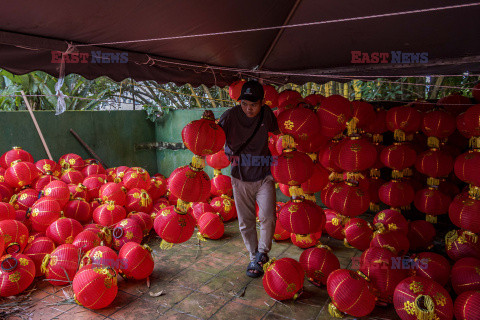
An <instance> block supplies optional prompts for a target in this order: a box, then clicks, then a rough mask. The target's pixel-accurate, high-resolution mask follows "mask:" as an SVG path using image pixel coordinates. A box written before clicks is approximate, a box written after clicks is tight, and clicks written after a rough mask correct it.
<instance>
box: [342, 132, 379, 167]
mask: <svg viewBox="0 0 480 320" xmlns="http://www.w3.org/2000/svg"><path fill="white" fill-rule="evenodd" d="M339 148H340V150H339V152H338V160H337V161H338V166H339V167H340V168H341V169H342V170H345V171H349V172H358V171H363V170H366V169H368V168H370V167H371V166H373V165H374V164H375V162H376V160H377V149H376V148H375V146H374V145H373V144H372V143H371V142H369V141H368V140H367V139H365V138H360V137H349V138H347V139H346V140H344V141H342V143H341V144H340V145H339Z"/></svg>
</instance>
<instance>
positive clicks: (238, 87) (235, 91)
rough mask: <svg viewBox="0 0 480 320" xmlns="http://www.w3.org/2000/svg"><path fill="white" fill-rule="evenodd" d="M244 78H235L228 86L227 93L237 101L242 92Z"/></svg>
mask: <svg viewBox="0 0 480 320" xmlns="http://www.w3.org/2000/svg"><path fill="white" fill-rule="evenodd" d="M245 82H247V81H245V80H243V79H242V80H237V81H235V82H234V83H232V84H230V86H229V87H228V94H229V95H230V98H232V99H233V100H235V101H238V98H240V93H241V92H242V87H243V85H244V84H245Z"/></svg>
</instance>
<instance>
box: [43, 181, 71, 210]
mask: <svg viewBox="0 0 480 320" xmlns="http://www.w3.org/2000/svg"><path fill="white" fill-rule="evenodd" d="M43 192H44V193H45V196H47V197H49V198H51V199H54V200H57V202H58V204H59V205H60V207H61V208H63V207H64V206H65V205H66V204H67V202H68V200H70V189H68V185H67V184H66V183H65V182H63V181H58V180H57V181H52V182H50V183H49V184H47V185H46V186H45V187H44V188H43Z"/></svg>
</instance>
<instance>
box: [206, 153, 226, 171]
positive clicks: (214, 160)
mask: <svg viewBox="0 0 480 320" xmlns="http://www.w3.org/2000/svg"><path fill="white" fill-rule="evenodd" d="M205 159H206V161H207V164H208V165H209V166H210V167H212V168H214V169H216V170H221V169H223V168H226V167H228V166H229V165H230V160H228V157H227V155H226V154H225V150H224V149H221V150H220V151H218V152H217V153H214V154H212V155H208V156H206V158H205Z"/></svg>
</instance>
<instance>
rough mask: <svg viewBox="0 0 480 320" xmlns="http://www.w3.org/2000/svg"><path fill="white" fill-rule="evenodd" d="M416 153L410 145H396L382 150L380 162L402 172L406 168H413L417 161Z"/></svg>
mask: <svg viewBox="0 0 480 320" xmlns="http://www.w3.org/2000/svg"><path fill="white" fill-rule="evenodd" d="M416 156H417V154H416V152H415V150H413V149H412V148H411V147H410V146H409V145H407V144H404V143H395V144H393V145H391V146H388V147H386V148H384V149H383V150H382V152H381V153H380V160H381V161H382V163H383V164H384V165H385V166H387V167H389V168H392V169H394V170H398V171H402V170H403V169H405V168H408V167H411V166H413V164H414V163H415V159H416Z"/></svg>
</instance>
